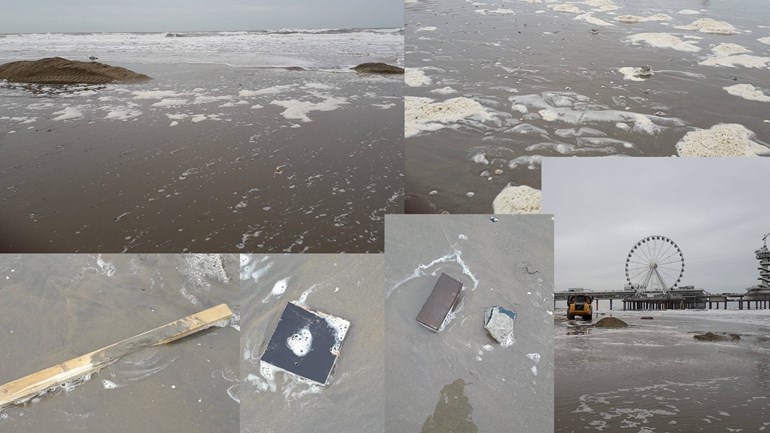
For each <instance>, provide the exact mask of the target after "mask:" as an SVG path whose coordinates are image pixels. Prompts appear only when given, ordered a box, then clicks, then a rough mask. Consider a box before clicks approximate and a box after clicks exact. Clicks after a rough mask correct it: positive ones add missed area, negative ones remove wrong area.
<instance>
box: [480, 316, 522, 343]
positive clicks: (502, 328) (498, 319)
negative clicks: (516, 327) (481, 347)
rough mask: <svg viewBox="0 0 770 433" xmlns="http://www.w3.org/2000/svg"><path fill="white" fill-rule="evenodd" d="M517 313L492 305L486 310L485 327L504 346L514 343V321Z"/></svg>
mask: <svg viewBox="0 0 770 433" xmlns="http://www.w3.org/2000/svg"><path fill="white" fill-rule="evenodd" d="M515 319H516V313H514V312H513V311H511V310H506V309H505V308H503V307H490V308H487V310H486V311H484V329H486V330H487V332H489V335H491V336H492V338H494V339H495V340H497V342H498V343H500V345H501V346H503V347H508V346H510V345H512V344H513V321H514V320H515Z"/></svg>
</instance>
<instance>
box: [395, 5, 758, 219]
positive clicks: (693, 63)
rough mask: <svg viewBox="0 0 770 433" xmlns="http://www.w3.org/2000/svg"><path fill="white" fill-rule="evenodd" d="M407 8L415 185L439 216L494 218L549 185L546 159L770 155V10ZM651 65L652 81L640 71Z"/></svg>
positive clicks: (410, 185) (411, 188) (410, 181)
mask: <svg viewBox="0 0 770 433" xmlns="http://www.w3.org/2000/svg"><path fill="white" fill-rule="evenodd" d="M406 7H407V9H406V22H407V24H406V65H407V66H408V68H407V79H406V84H407V87H406V95H407V96H406V98H407V99H406V105H407V110H406V111H407V113H406V125H405V128H406V137H407V140H406V141H407V156H406V157H407V165H406V184H407V188H406V191H407V193H410V194H416V195H420V196H423V197H425V198H427V199H429V200H430V201H432V202H433V203H434V204H435V206H436V208H437V209H439V210H446V211H449V212H451V213H471V212H473V213H479V212H491V211H492V208H493V201H494V199H495V197H496V196H497V195H498V194H499V193H500V192H501V191H502V190H503V188H504V187H506V186H507V185H509V184H510V185H513V186H522V185H525V186H529V187H532V188H534V189H540V187H541V184H540V163H541V160H542V158H543V157H547V156H612V155H617V156H674V155H681V156H694V155H702V156H711V155H715V154H725V155H743V154H766V153H767V152H768V147H767V146H768V143H770V119H768V115H767V113H768V102H767V101H768V100H770V98H768V97H767V93H768V89H767V87H768V86H767V83H766V81H767V80H766V78H767V74H768V69H770V63H769V62H770V45H768V44H767V42H768V41H770V40H769V39H767V38H768V37H770V28H768V25H767V23H766V20H765V19H764V17H766V16H767V15H768V14H770V9H769V6H768V3H767V2H763V1H748V2H743V3H741V6H740V7H738V6H737V5H736V4H735V3H734V2H731V1H727V0H714V1H707V2H703V1H697V0H682V1H677V2H675V3H671V2H664V1H645V2H635V1H631V0H614V1H603V0H602V1H593V0H589V1H583V2H579V1H575V2H556V1H549V0H543V1H539V0H532V1H529V0H508V1H503V2H502V3H500V2H488V1H478V2H472V1H470V0H468V1H466V0H452V1H433V0H424V1H423V0H420V1H415V2H409V3H408V4H407V6H406ZM569 10H572V11H573V12H569ZM629 15H630V16H632V17H631V18H628V17H625V18H623V16H629ZM639 18H641V19H643V20H642V21H639V22H631V23H629V22H627V21H629V20H631V21H633V20H636V19H639ZM618 19H620V20H621V21H618ZM701 19H708V20H715V21H724V22H726V23H727V25H729V26H732V27H733V28H734V30H730V28H729V27H727V26H726V25H725V24H721V23H717V24H716V25H714V24H713V23H711V22H706V23H707V24H709V25H710V27H709V26H706V27H705V28H704V30H705V31H708V32H711V31H720V32H722V33H719V34H716V33H706V32H704V31H700V30H699V29H700V28H701V27H702V26H700V24H702V23H703V22H701V23H697V20H701ZM693 23H696V25H695V26H692V25H693ZM725 29H727V31H725ZM725 33H732V34H725ZM642 66H650V67H651V69H652V71H653V75H651V76H649V77H647V76H645V77H638V76H634V71H633V68H635V67H636V68H639V67H642ZM734 86H738V87H734ZM720 124H728V125H731V126H720ZM688 133H690V135H688ZM685 136H687V138H685ZM469 192H472V193H473V194H468V193H469Z"/></svg>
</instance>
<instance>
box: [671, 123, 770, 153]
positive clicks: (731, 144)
mask: <svg viewBox="0 0 770 433" xmlns="http://www.w3.org/2000/svg"><path fill="white" fill-rule="evenodd" d="M754 138H755V136H754V133H753V132H752V131H750V130H748V129H747V128H746V127H745V126H743V125H739V124H736V123H721V124H718V125H714V126H712V127H711V128H709V129H699V130H696V131H690V132H688V133H687V134H685V136H684V137H682V139H681V140H680V141H679V143H677V144H676V151H677V154H678V155H679V156H685V157H692V156H695V157H698V156H704V157H711V156H716V157H732V156H767V155H770V148H768V147H767V146H766V145H763V144H760V143H757V142H755V141H752V140H753V139H754Z"/></svg>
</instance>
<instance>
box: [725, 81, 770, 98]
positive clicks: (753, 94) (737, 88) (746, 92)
mask: <svg viewBox="0 0 770 433" xmlns="http://www.w3.org/2000/svg"><path fill="white" fill-rule="evenodd" d="M723 89H725V90H726V91H727V93H729V94H731V95H734V96H739V97H741V98H743V99H746V100H749V101H758V102H770V96H768V95H767V93H765V92H764V91H763V90H762V89H760V88H758V87H754V86H753V85H751V84H736V85H734V86H727V87H723Z"/></svg>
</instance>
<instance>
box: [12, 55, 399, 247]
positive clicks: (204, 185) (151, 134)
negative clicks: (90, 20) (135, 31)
mask: <svg viewBox="0 0 770 433" xmlns="http://www.w3.org/2000/svg"><path fill="white" fill-rule="evenodd" d="M119 66H125V67H127V68H129V69H132V70H135V71H138V72H143V73H146V74H148V75H150V76H152V77H154V79H153V80H152V81H150V82H148V83H143V84H133V85H107V86H106V87H104V86H91V87H75V88H68V91H66V92H63V93H58V92H60V90H61V89H60V88H56V87H51V86H44V87H35V88H34V90H35V92H37V93H33V92H31V91H30V90H29V88H22V87H18V86H15V85H10V84H8V83H5V84H3V85H2V88H0V95H2V96H3V102H2V103H0V131H2V133H0V204H1V206H0V227H2V228H0V239H2V241H0V251H21V252H33V251H49V252H72V251H86V252H121V251H129V252H130V251H148V250H152V251H159V252H180V251H191V252H210V251H239V250H242V251H260V252H273V251H275V252H305V251H306V252H341V251H345V252H378V251H382V242H383V240H382V238H383V234H382V230H383V215H384V214H385V213H386V212H391V213H392V212H401V209H402V204H401V203H402V188H403V186H402V185H403V183H402V182H403V179H402V177H401V173H402V171H403V170H402V168H401V167H402V164H403V162H402V161H403V147H402V146H403V141H402V140H403V136H402V134H401V132H400V131H402V130H403V117H402V114H401V113H402V108H401V107H402V101H401V97H402V87H403V84H402V81H401V77H400V76H397V77H382V76H374V75H359V74H356V73H355V72H352V71H348V72H330V71H320V70H312V71H286V70H283V69H260V68H232V67H228V66H223V65H205V64H179V65H163V64H141V65H139V64H133V65H132V64H125V65H124V64H119ZM273 102H276V103H277V104H273Z"/></svg>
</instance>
